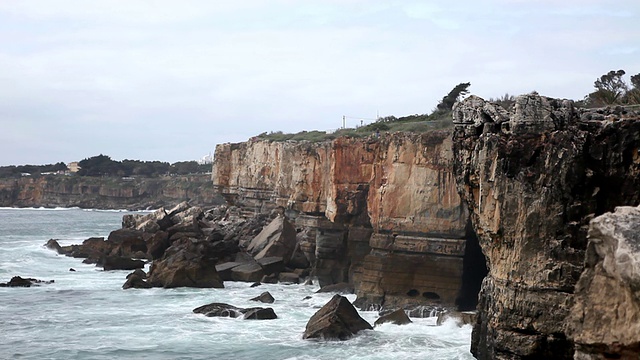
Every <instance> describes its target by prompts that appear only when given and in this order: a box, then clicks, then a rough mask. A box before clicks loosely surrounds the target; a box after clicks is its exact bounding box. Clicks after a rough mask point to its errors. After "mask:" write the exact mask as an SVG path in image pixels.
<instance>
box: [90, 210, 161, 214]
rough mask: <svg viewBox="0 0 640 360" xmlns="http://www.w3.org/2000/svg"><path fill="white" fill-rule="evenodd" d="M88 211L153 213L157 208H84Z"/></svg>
mask: <svg viewBox="0 0 640 360" xmlns="http://www.w3.org/2000/svg"><path fill="white" fill-rule="evenodd" d="M82 211H87V212H135V213H151V212H154V211H155V210H127V209H82Z"/></svg>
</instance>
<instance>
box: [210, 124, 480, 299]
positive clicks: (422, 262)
mask: <svg viewBox="0 0 640 360" xmlns="http://www.w3.org/2000/svg"><path fill="white" fill-rule="evenodd" d="M451 146H452V143H451V132H450V131H434V132H430V133H425V134H401V133H395V134H386V135H383V136H382V137H381V138H377V137H370V138H366V139H352V138H338V139H336V140H333V141H325V142H319V143H310V142H269V141H267V140H252V141H248V142H245V143H238V144H222V145H218V146H217V147H216V155H215V162H214V166H213V182H214V185H215V186H216V188H217V189H219V191H220V192H221V193H223V194H224V195H225V197H226V198H227V199H228V200H229V201H230V202H231V203H233V204H234V205H238V206H242V208H243V209H244V210H243V212H244V213H245V214H247V215H249V214H253V213H266V212H269V211H271V210H272V209H274V208H276V207H281V208H283V209H284V210H285V214H286V216H287V217H288V218H290V219H291V220H292V221H293V222H295V227H296V228H297V230H298V235H297V246H298V248H299V249H300V251H301V252H302V253H304V255H305V257H306V258H307V260H308V261H309V263H310V264H311V265H312V267H313V276H315V277H317V278H318V279H319V281H320V285H321V286H324V285H327V284H334V283H340V282H350V283H352V284H353V285H354V286H355V290H356V293H357V295H358V300H357V304H358V305H359V306H361V307H365V308H379V307H382V306H385V307H399V306H401V307H410V306H417V305H423V304H440V305H447V306H454V305H458V306H460V307H466V308H473V307H475V302H476V299H477V292H478V289H479V284H480V281H481V279H482V277H483V276H484V273H485V272H486V270H485V268H484V266H485V264H484V258H483V257H482V255H481V253H480V250H479V247H478V245H477V241H476V240H475V237H474V235H473V232H472V231H471V228H470V226H469V217H468V212H467V209H466V207H465V206H463V205H462V202H461V199H460V197H459V195H458V193H457V190H456V187H455V179H454V176H453V172H452V166H453V165H452V161H453V154H452V150H451Z"/></svg>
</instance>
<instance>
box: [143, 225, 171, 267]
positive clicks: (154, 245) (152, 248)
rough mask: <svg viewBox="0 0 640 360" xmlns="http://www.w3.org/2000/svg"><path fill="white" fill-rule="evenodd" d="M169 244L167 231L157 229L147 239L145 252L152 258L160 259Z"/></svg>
mask: <svg viewBox="0 0 640 360" xmlns="http://www.w3.org/2000/svg"><path fill="white" fill-rule="evenodd" d="M169 246H171V242H170V241H169V233H167V232H166V231H157V232H155V233H154V234H153V236H151V237H150V238H149V239H148V240H147V253H148V254H149V256H151V259H152V260H156V259H160V258H162V256H163V255H164V252H165V251H166V250H167V249H168V248H169Z"/></svg>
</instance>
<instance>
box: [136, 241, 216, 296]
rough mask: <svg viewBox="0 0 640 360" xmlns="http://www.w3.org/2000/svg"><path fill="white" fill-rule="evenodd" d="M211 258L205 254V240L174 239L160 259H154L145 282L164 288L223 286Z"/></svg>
mask: <svg viewBox="0 0 640 360" xmlns="http://www.w3.org/2000/svg"><path fill="white" fill-rule="evenodd" d="M215 261H216V260H215V258H210V257H209V256H207V254H206V243H198V242H191V241H185V242H183V243H176V244H174V245H172V246H171V247H170V248H169V249H167V251H166V252H165V255H164V257H163V258H162V259H160V260H156V261H154V263H153V264H152V266H151V269H150V270H149V275H148V282H149V283H150V284H151V285H152V286H157V287H164V288H173V287H197V288H223V287H224V285H223V284H222V280H221V279H220V277H219V276H218V273H217V271H216V268H215Z"/></svg>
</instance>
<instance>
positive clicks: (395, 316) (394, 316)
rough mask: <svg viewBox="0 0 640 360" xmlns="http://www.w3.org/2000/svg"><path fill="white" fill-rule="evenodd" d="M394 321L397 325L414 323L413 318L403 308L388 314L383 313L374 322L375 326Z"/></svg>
mask: <svg viewBox="0 0 640 360" xmlns="http://www.w3.org/2000/svg"><path fill="white" fill-rule="evenodd" d="M388 322H390V323H393V324H396V325H405V324H410V323H412V321H411V319H409V316H407V313H405V312H404V310H403V309H398V310H396V311H394V312H391V313H389V314H387V315H383V316H381V317H379V318H378V319H377V320H376V321H375V322H374V323H373V326H374V327H375V326H378V325H382V324H384V323H388Z"/></svg>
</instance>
